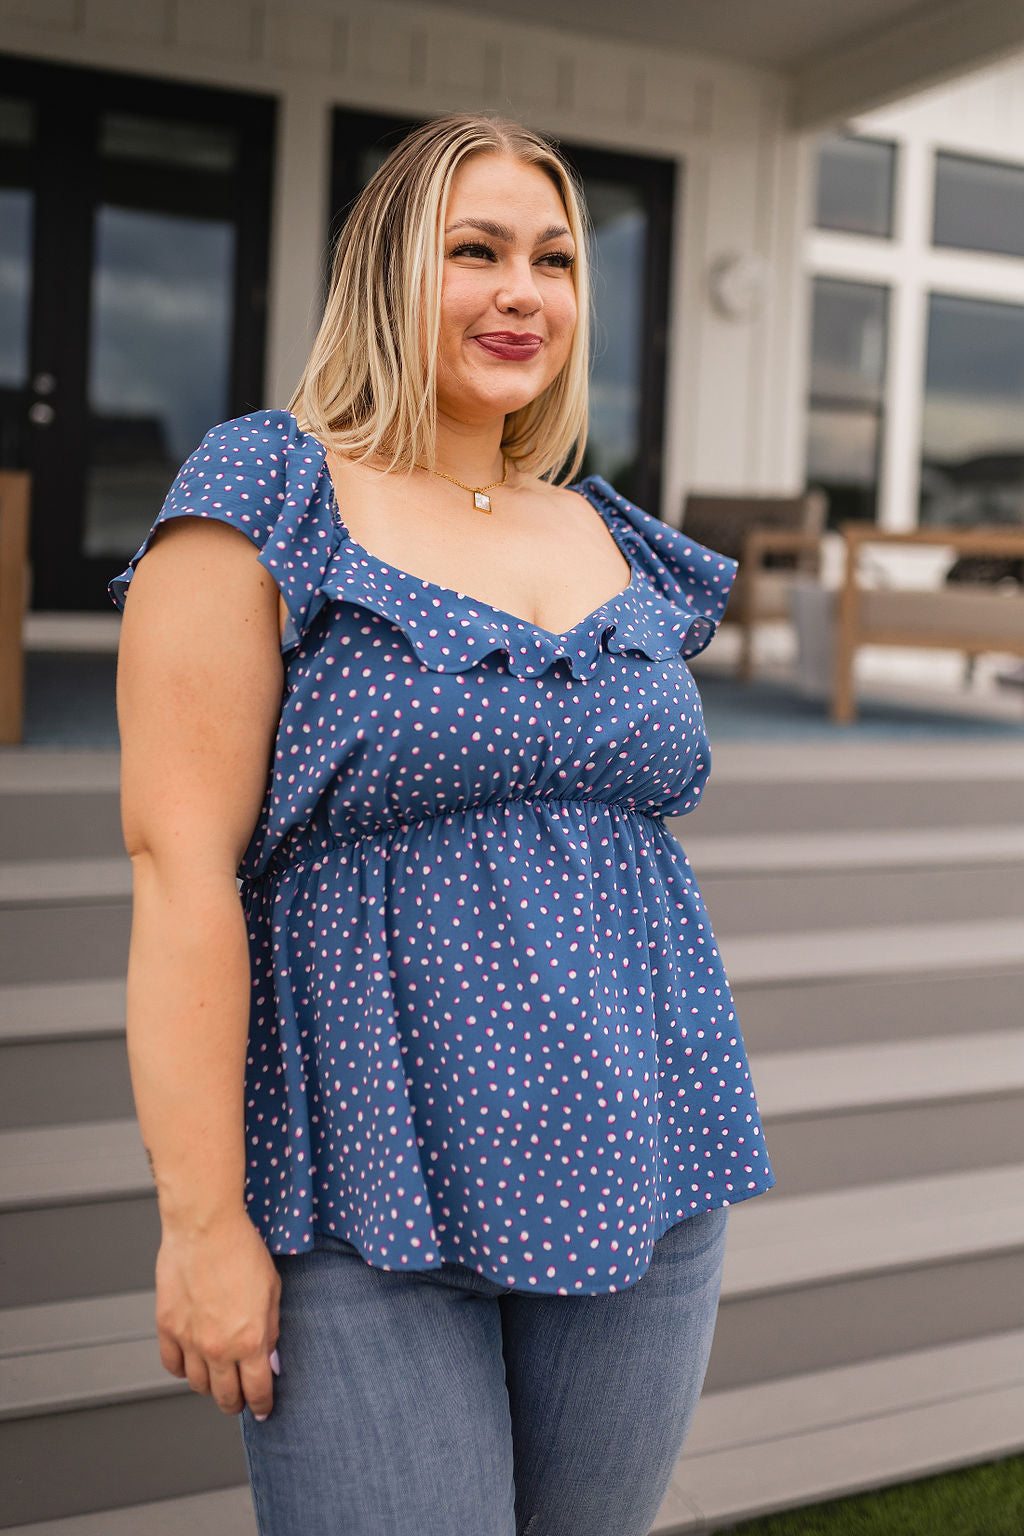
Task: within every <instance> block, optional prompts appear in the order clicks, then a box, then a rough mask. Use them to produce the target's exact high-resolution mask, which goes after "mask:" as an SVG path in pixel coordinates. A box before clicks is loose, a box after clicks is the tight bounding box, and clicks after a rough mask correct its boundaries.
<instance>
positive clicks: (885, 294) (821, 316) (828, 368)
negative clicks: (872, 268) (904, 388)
mask: <svg viewBox="0 0 1024 1536" xmlns="http://www.w3.org/2000/svg"><path fill="white" fill-rule="evenodd" d="M888 300H889V290H888V289H887V288H882V287H879V286H877V285H876V284H874V283H848V282H844V281H841V280H839V279H837V278H831V277H818V278H815V280H814V307H813V314H812V320H811V395H812V397H813V398H814V399H815V400H822V399H825V400H832V401H844V402H846V403H847V404H854V403H857V404H863V405H878V404H880V403H881V399H882V389H883V386H884V380H885V345H886V326H887V319H888Z"/></svg>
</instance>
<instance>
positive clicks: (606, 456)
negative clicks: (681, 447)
mask: <svg viewBox="0 0 1024 1536" xmlns="http://www.w3.org/2000/svg"><path fill="white" fill-rule="evenodd" d="M584 190H585V192H586V198H587V207H588V209H589V211H590V217H591V221H592V223H593V227H594V244H593V250H592V253H591V254H592V259H593V267H594V320H595V324H594V335H593V338H592V342H591V357H592V366H591V375H590V433H589V436H588V439H587V454H586V462H585V465H584V467H583V470H582V471H581V473H585V474H596V475H603V476H604V477H605V479H606V480H610V481H611V483H612V484H613V485H617V484H618V483H619V482H620V481H622V480H624V479H625V477H626V475H627V473H628V472H630V471H632V470H633V469H634V468H635V465H636V462H637V459H638V457H639V453H640V407H641V397H642V389H643V380H642V376H641V369H642V358H641V355H640V343H641V338H642V334H643V305H644V263H645V259H646V252H647V215H646V212H645V210H644V203H643V196H642V194H641V193H640V192H637V191H634V190H633V189H632V188H631V187H628V186H625V185H624V184H623V183H621V182H617V181H604V180H598V179H597V178H596V177H585V178H584Z"/></svg>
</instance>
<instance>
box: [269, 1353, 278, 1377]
mask: <svg viewBox="0 0 1024 1536" xmlns="http://www.w3.org/2000/svg"><path fill="white" fill-rule="evenodd" d="M270 1369H271V1370H272V1371H273V1373H274V1375H275V1376H280V1374H281V1360H280V1357H279V1355H278V1353H277V1350H276V1349H275V1350H274V1352H273V1354H272V1355H271V1357H270Z"/></svg>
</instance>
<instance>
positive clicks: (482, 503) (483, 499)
mask: <svg viewBox="0 0 1024 1536" xmlns="http://www.w3.org/2000/svg"><path fill="white" fill-rule="evenodd" d="M501 463H502V468H503V469H504V471H505V473H504V474H503V475H502V477H501V479H500V480H492V481H491V483H490V485H465V484H464V483H463V482H462V481H461V480H456V478H455V476H454V475H446V474H445V472H444V470H443V469H427V466H426V464H417V465H416V468H417V469H426V470H427V474H428V475H440V477H441V479H442V480H450V481H451V483H452V485H457V486H458V487H459V489H460V490H462V491H471V492H472V495H473V505H474V507H476V509H477V511H478V512H490V511H491V510H492V508H491V498H490V497H489V496H487V495H485V494H484V493H485V492H486V491H493V490H495V489H496V488H497V487H498V486H501V485H504V484H505V481H506V480H507V479H508V459H506V458H505V456H504V455H502V459H501Z"/></svg>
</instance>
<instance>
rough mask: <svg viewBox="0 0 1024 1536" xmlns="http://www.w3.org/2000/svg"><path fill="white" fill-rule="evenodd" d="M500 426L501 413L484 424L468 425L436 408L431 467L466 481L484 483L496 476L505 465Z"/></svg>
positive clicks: (502, 422) (502, 423) (468, 483)
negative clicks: (435, 431) (433, 452)
mask: <svg viewBox="0 0 1024 1536" xmlns="http://www.w3.org/2000/svg"><path fill="white" fill-rule="evenodd" d="M504 428H505V418H504V417H503V416H502V417H500V418H499V419H498V420H497V421H490V422H487V423H486V424H485V425H470V424H468V423H466V422H462V421H453V420H452V419H451V417H446V416H444V415H443V413H442V412H440V411H439V412H438V415H437V442H436V452H435V459H434V463H435V467H436V468H437V469H440V470H443V471H444V473H445V474H446V475H454V476H455V478H456V479H457V480H462V481H463V482H464V483H465V484H466V485H487V484H489V483H490V482H491V481H492V480H500V479H501V477H502V473H503V472H504V467H505V466H504V463H503V460H502V453H501V434H502V432H503V431H504Z"/></svg>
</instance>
